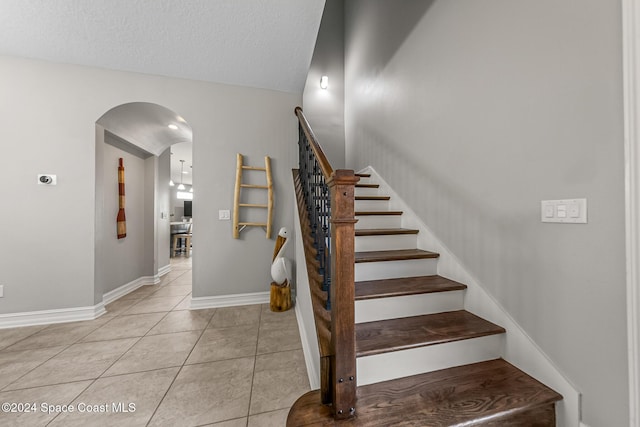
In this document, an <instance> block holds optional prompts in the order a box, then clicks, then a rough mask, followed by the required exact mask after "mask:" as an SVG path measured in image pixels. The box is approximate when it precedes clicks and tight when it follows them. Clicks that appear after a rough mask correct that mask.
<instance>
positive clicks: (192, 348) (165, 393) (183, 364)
mask: <svg viewBox="0 0 640 427" xmlns="http://www.w3.org/2000/svg"><path fill="white" fill-rule="evenodd" d="M212 317H213V316H212ZM206 330H207V329H206V328H205V329H203V330H202V331H201V332H200V335H199V336H198V339H197V340H196V343H195V344H194V345H193V347H191V350H190V351H189V354H187V357H185V358H184V362H182V365H181V366H180V368H179V369H178V372H176V376H175V377H173V381H171V384H169V387H167V389H166V390H165V392H164V394H163V395H162V398H161V399H160V400H159V401H158V405H157V406H156V408H155V409H154V410H153V413H152V414H151V416H150V417H149V420H148V421H147V422H146V424H145V426H148V425H149V423H150V422H151V420H153V417H155V415H156V412H158V408H160V405H162V402H164V399H165V398H166V397H167V394H169V390H171V387H173V384H174V383H175V382H176V379H178V376H179V375H180V373H181V372H182V368H184V366H185V363H187V360H189V357H190V356H191V353H193V350H194V349H195V348H196V346H197V345H198V343H199V342H200V340H201V339H202V335H203V334H204V331H206Z"/></svg>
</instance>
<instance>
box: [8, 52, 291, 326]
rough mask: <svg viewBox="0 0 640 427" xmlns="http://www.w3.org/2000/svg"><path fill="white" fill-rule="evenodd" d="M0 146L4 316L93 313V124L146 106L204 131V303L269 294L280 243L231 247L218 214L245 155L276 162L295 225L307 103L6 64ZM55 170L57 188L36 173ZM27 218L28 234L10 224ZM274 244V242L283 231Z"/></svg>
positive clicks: (197, 146)
mask: <svg viewBox="0 0 640 427" xmlns="http://www.w3.org/2000/svg"><path fill="white" fill-rule="evenodd" d="M0 93H2V96H1V97H0V116H1V117H3V118H5V120H3V126H2V127H0V141H2V144H3V148H4V157H3V158H5V159H10V161H6V162H5V166H4V167H3V168H1V169H2V171H1V172H0V176H1V177H2V178H3V182H6V183H21V185H19V186H18V185H5V186H3V187H2V190H1V195H0V196H1V198H2V199H3V200H11V201H16V203H18V201H19V204H20V206H21V208H20V212H15V211H11V210H7V209H3V210H2V213H1V214H0V223H2V224H4V225H3V227H4V229H5V238H6V240H7V241H10V242H12V243H11V245H2V247H1V248H0V284H3V285H4V286H5V288H4V291H5V295H4V298H0V313H14V312H22V311H33V310H46V309H57V308H66V307H80V306H90V305H93V304H94V303H95V301H97V300H100V299H101V296H100V297H99V296H98V295H96V294H97V292H94V262H95V259H94V250H95V248H94V234H95V206H94V199H95V197H96V194H95V179H96V174H95V171H96V167H95V156H96V152H95V138H96V126H95V122H96V120H97V119H98V118H100V117H101V116H102V115H103V114H104V113H105V112H106V111H108V110H109V109H111V108H113V107H115V106H118V105H121V104H124V103H128V102H135V101H143V102H152V103H156V104H159V105H162V106H165V107H167V108H169V109H171V110H173V111H175V112H176V113H178V114H180V115H181V116H182V117H184V118H185V119H186V120H187V122H188V123H189V124H190V125H191V126H192V128H193V134H194V168H193V169H194V180H195V182H199V183H201V184H197V185H198V191H199V195H198V204H197V205H196V210H195V212H194V221H196V222H197V235H194V245H196V244H197V245H198V251H194V259H193V265H194V269H193V271H194V296H212V295H225V294H237V293H245V292H260V291H268V289H269V283H270V277H269V266H270V261H271V256H272V251H273V241H269V240H267V239H265V237H264V232H262V230H257V229H253V230H249V231H246V232H243V234H242V238H241V239H239V240H233V239H232V238H231V223H230V222H222V221H218V219H217V217H218V215H217V211H218V209H230V208H231V205H232V201H233V198H232V197H233V185H234V177H235V155H236V153H237V152H241V153H243V154H245V155H247V157H248V158H249V159H250V160H251V162H252V163H253V162H261V161H262V158H263V156H264V155H270V156H272V158H273V162H272V166H273V169H274V181H275V186H276V212H275V221H274V229H275V232H277V230H278V228H279V227H280V226H282V225H288V226H290V227H291V221H292V220H291V212H292V202H291V197H290V194H288V193H287V192H286V191H285V189H286V187H285V182H288V180H290V179H291V173H290V170H291V168H292V167H293V166H294V165H295V161H296V153H297V151H296V148H295V141H296V139H297V131H296V120H295V116H294V115H293V109H294V107H295V106H296V105H298V104H299V103H300V102H301V95H300V94H292V93H284V92H276V91H269V90H259V89H251V88H243V87H235V86H228V85H219V84H208V83H203V82H195V81H188V80H180V79H170V78H164V77H157V76H148V75H142V74H135V73H125V72H115V71H109V70H101V69H94V68H88V67H80V66H71V65H61V64H54V63H48V62H42V61H33V60H27V59H20V58H14V57H7V56H1V57H0ZM43 172H46V173H55V174H57V175H58V185H57V186H55V187H47V186H39V185H37V184H36V174H38V173H43ZM17 215H19V216H20V220H21V222H22V223H23V224H24V225H23V226H21V225H18V226H14V225H11V224H12V221H11V220H15V218H16V216H17ZM274 235H275V233H274Z"/></svg>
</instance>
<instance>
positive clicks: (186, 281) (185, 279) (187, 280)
mask: <svg viewBox="0 0 640 427" xmlns="http://www.w3.org/2000/svg"><path fill="white" fill-rule="evenodd" d="M192 283H193V279H192V277H191V272H188V273H186V274H183V275H182V276H180V277H178V278H176V279H174V280H172V281H171V283H169V286H186V285H189V286H190V285H191V284H192Z"/></svg>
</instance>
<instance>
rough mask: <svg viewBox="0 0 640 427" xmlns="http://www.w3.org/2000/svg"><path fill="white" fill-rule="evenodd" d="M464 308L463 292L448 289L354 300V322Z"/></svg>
mask: <svg viewBox="0 0 640 427" xmlns="http://www.w3.org/2000/svg"><path fill="white" fill-rule="evenodd" d="M463 308H464V292H463V291H462V290H460V291H448V292H434V293H430V294H418V295H404V296H398V297H389V298H375V299H368V300H360V301H356V304H355V315H356V323H363V322H374V321H377V320H387V319H397V318H400V317H410V316H420V315H423V314H434V313H441V312H445V311H456V310H462V309H463Z"/></svg>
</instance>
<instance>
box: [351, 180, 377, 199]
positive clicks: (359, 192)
mask: <svg viewBox="0 0 640 427" xmlns="http://www.w3.org/2000/svg"><path fill="white" fill-rule="evenodd" d="M363 184H366V183H363ZM355 191H356V192H355V195H356V196H378V195H379V194H378V193H379V192H380V189H379V188H367V187H356V188H355Z"/></svg>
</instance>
